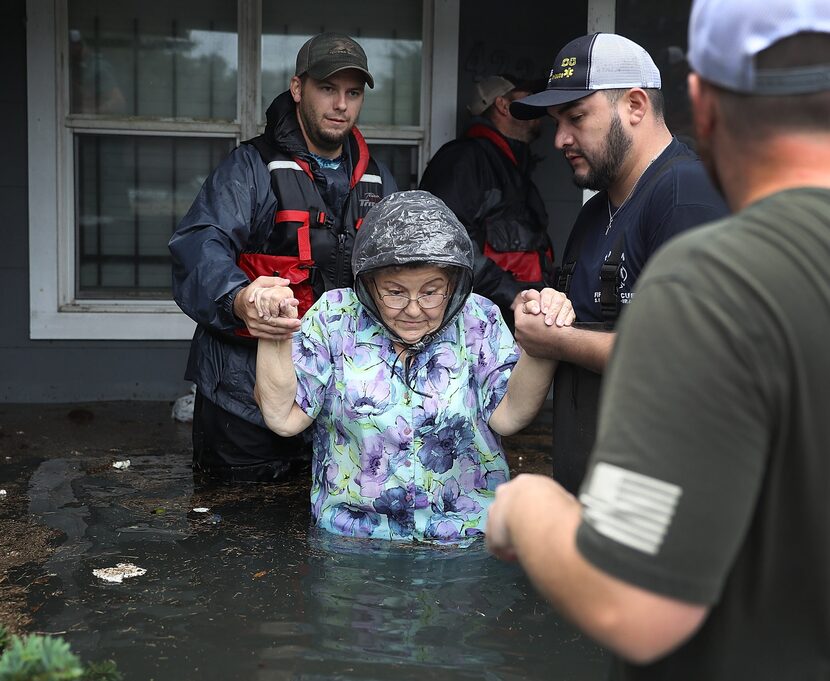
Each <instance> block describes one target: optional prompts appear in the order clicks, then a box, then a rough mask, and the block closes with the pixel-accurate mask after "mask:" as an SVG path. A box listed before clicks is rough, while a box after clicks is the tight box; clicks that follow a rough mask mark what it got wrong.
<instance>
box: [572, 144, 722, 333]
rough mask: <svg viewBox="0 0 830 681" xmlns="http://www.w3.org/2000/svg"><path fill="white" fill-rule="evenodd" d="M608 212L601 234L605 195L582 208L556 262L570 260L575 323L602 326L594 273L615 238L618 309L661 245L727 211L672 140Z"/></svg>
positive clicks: (690, 156) (683, 149)
mask: <svg viewBox="0 0 830 681" xmlns="http://www.w3.org/2000/svg"><path fill="white" fill-rule="evenodd" d="M617 208H619V211H618V212H616V213H615V211H617ZM611 213H612V214H613V215H614V220H613V222H611V226H610V229H607V228H608V224H609V213H608V194H607V193H606V192H605V191H602V192H599V193H597V194H596V195H594V196H593V197H592V198H591V199H590V200H589V201H588V202H587V203H586V204H585V205H584V206H583V207H582V210H581V211H580V213H579V216H578V217H577V219H576V223H575V224H574V227H573V230H571V235H570V238H569V239H568V245H567V247H566V249H565V256H564V258H563V259H562V262H563V263H567V262H569V261H571V260H575V261H576V266H575V269H574V272H573V275H572V279H571V286H570V289H569V291H568V297H569V298H570V299H571V301H572V302H573V306H574V310H575V311H576V318H577V321H580V322H601V321H603V318H602V313H601V309H600V291H601V287H600V270H601V269H602V265H603V263H604V262H605V260H606V259H607V258H608V256H609V255H610V253H611V251H612V250H613V248H614V246H615V244H616V243H617V240H618V239H620V238H623V239H624V242H623V249H622V254H621V257H620V270H619V278H618V290H617V294H618V296H619V301H620V303H621V305H626V304H628V303H629V302H631V299H632V297H633V296H634V292H633V287H634V284H635V283H636V281H637V278H638V277H639V276H640V272H641V271H642V269H643V267H644V266H645V264H646V262H647V261H648V259H649V258H650V257H651V256H652V255H653V254H654V252H655V251H656V250H657V249H658V248H659V247H660V246H661V245H663V243H665V242H666V241H668V240H669V239H671V238H672V237H674V236H676V235H677V234H680V233H681V232H683V231H685V230H687V229H690V228H691V227H696V226H698V225H701V224H703V223H705V222H711V221H712V220H717V219H719V218H721V217H723V216H724V215H726V214H727V208H726V204H725V203H724V201H723V198H722V197H721V196H720V194H718V192H717V190H716V189H715V188H714V186H713V185H712V183H711V181H710V180H709V178H708V176H707V175H706V171H705V169H704V168H703V165H702V164H701V163H700V161H699V160H698V158H697V156H696V155H695V153H694V152H692V151H691V150H690V149H689V148H688V147H687V146H686V145H685V144H683V143H682V142H680V141H678V140H677V139H672V141H671V142H670V143H669V145H668V147H666V149H665V150H664V151H663V153H662V154H660V156H658V157H657V158H656V159H655V161H654V162H653V163H652V164H651V166H650V167H649V168H648V169H647V170H646V171H645V173H643V176H642V177H641V178H640V181H639V182H638V183H637V186H636V188H635V189H634V192H633V193H632V195H631V197H630V198H629V199H628V201H626V202H625V203H623V205H622V206H621V207H617V206H613V205H612V206H611ZM606 229H607V231H608V233H607V234H606ZM621 309H622V308H621Z"/></svg>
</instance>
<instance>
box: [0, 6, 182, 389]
mask: <svg viewBox="0 0 830 681" xmlns="http://www.w3.org/2000/svg"><path fill="white" fill-rule="evenodd" d="M25 22H26V3H25V0H7V1H6V2H4V3H2V9H0V64H2V65H3V83H4V87H3V88H0V129H2V130H3V131H4V133H5V134H4V136H3V153H2V158H3V162H2V163H0V225H2V235H3V247H2V249H0V291H2V293H3V299H4V300H3V312H2V316H3V324H2V329H3V332H2V333H0V402H87V401H98V400H171V399H175V398H176V397H178V396H180V395H182V394H184V393H185V392H186V391H187V390H188V387H189V384H187V383H186V382H185V381H184V380H183V379H182V374H183V372H184V365H185V361H186V359H187V346H188V344H187V343H186V342H141V343H139V342H134V341H130V342H116V341H97V342H96V341H32V340H29V231H28V230H29V226H28V222H29V216H28V201H29V197H28V190H29V187H28V184H27V160H26V159H27V138H26V135H27V111H26V23H25Z"/></svg>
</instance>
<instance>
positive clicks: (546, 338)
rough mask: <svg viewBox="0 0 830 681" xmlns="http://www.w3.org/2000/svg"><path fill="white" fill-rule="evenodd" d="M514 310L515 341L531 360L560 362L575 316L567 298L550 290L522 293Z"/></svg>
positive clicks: (558, 292)
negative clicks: (543, 359) (554, 360)
mask: <svg viewBox="0 0 830 681" xmlns="http://www.w3.org/2000/svg"><path fill="white" fill-rule="evenodd" d="M516 302H517V304H516V305H515V308H514V318H513V320H514V322H515V336H516V342H517V343H518V344H519V345H520V346H521V347H522V349H523V350H524V351H525V352H527V353H528V354H529V355H531V356H533V357H539V358H545V359H557V360H558V359H561V358H562V357H561V349H562V348H561V346H562V343H563V342H565V340H566V339H565V336H566V335H567V334H569V333H570V329H571V326H572V324H573V323H574V321H576V313H575V312H574V309H573V305H572V304H571V301H570V300H569V299H568V297H567V296H566V295H565V294H564V293H562V292H561V291H557V290H556V289H553V288H543V289H542V290H541V291H536V290H533V289H528V290H526V291H522V292H521V293H520V294H519V298H518V299H517V301H516Z"/></svg>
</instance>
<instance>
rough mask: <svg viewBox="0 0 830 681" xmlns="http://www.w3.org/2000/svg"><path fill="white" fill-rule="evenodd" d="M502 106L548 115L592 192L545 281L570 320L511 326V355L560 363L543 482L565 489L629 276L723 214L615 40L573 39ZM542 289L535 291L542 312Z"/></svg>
mask: <svg viewBox="0 0 830 681" xmlns="http://www.w3.org/2000/svg"><path fill="white" fill-rule="evenodd" d="M510 109H511V111H512V112H513V115H514V116H516V117H518V118H531V117H539V116H545V115H549V116H551V117H552V118H553V120H554V122H555V124H556V136H555V144H556V147H557V148H558V149H560V150H561V151H562V152H563V154H564V155H565V158H566V159H567V160H568V162H569V163H570V164H571V167H572V168H573V179H574V182H575V183H576V184H577V185H578V186H580V187H583V188H586V189H591V190H595V191H596V192H597V194H596V195H594V196H593V197H592V198H591V199H590V200H589V201H587V202H586V204H585V205H584V206H583V207H582V210H581V211H580V212H579V215H578V217H577V219H576V222H575V223H574V226H573V229H572V230H571V234H570V237H569V239H568V244H567V246H566V248H565V253H564V254H563V257H562V259H561V267H560V271H559V276H558V278H557V279H558V281H557V282H556V288H558V289H559V290H560V291H562V292H563V293H565V295H567V296H568V298H569V299H570V300H571V301H572V303H573V306H574V310H575V311H576V318H577V321H578V322H579V324H578V325H577V326H575V327H573V328H559V327H557V326H556V325H555V324H553V323H552V322H553V319H554V317H553V315H550V314H547V315H539V316H536V317H526V316H525V317H524V318H520V319H517V321H516V340H517V341H518V342H519V344H520V345H521V346H522V348H524V349H525V350H526V351H528V352H530V353H532V354H535V355H537V356H540V357H547V358H550V359H555V360H559V366H558V368H557V371H556V377H555V379H554V391H553V477H554V478H555V479H556V480H557V481H558V482H560V483H561V484H562V485H563V486H564V487H565V489H566V490H568V491H569V492H571V493H572V494H576V492H577V491H578V490H579V486H580V484H581V483H582V480H583V477H584V475H585V467H586V465H587V463H588V455H589V454H590V451H591V447H592V446H593V444H594V439H595V435H596V420H597V410H598V405H599V393H600V385H601V381H602V374H603V372H604V370H605V366H606V364H607V362H608V358H609V357H610V355H611V349H612V347H613V344H614V338H615V335H616V334H615V333H614V329H615V328H616V324H617V320H618V319H619V317H620V315H622V314H623V311H624V310H625V309H626V307H627V306H628V304H629V303H630V302H631V301H632V300H633V299H634V295H635V291H634V285H635V283H636V281H637V279H638V277H639V275H640V272H641V271H642V269H643V267H644V266H645V264H646V263H647V262H648V260H649V259H650V258H651V256H652V255H653V254H654V253H655V252H656V251H657V249H658V248H660V247H661V246H662V245H663V244H664V243H665V242H666V241H668V240H669V239H671V238H673V237H675V236H676V235H677V234H679V233H681V232H683V231H685V230H687V229H690V228H692V227H696V226H697V225H700V224H702V223H704V222H708V221H711V220H715V219H718V218H720V217H723V216H724V215H725V214H726V212H727V210H726V206H725V204H724V202H723V199H722V197H721V196H720V195H719V194H718V193H717V191H716V190H715V188H714V187H713V186H712V183H711V182H710V181H709V179H708V177H707V176H706V172H705V170H704V168H703V166H702V164H701V163H700V160H699V159H698V157H697V156H696V155H695V154H694V152H692V151H691V150H690V149H689V148H688V147H687V146H686V145H685V144H683V143H682V142H680V141H679V140H678V139H676V138H674V137H673V136H672V134H671V132H670V131H669V129H668V128H667V127H666V123H665V120H664V117H663V109H664V103H663V94H662V91H661V77H660V71H659V70H658V69H657V66H656V65H655V64H654V61H653V60H652V58H651V56H649V54H648V52H646V51H645V50H644V49H643V48H642V47H640V45H638V44H637V43H635V42H633V41H631V40H629V39H628V38H625V37H624V36H621V35H616V34H613V33H594V34H592V35H586V36H582V37H580V38H576V39H574V40H572V41H571V42H570V43H568V44H567V45H565V47H563V48H562V49H561V50H560V51H559V54H558V55H557V57H556V60H555V61H554V65H553V69H551V73H550V78H549V81H548V86H547V89H545V90H544V91H542V92H539V93H537V94H535V95H531V96H529V97H525V98H524V99H519V100H516V101H515V102H513V103H512V104H511V106H510ZM552 293H553V292H548V293H546V292H543V293H542V295H541V305H542V308H543V309H544V308H546V307H547V305H548V296H549V295H551V294H552ZM537 297H538V296H537Z"/></svg>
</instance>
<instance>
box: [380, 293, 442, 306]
mask: <svg viewBox="0 0 830 681" xmlns="http://www.w3.org/2000/svg"><path fill="white" fill-rule="evenodd" d="M379 297H380V299H381V301H382V302H383V304H384V305H386V307H388V308H391V309H393V310H404V309H406V308H407V307H408V306H409V303H410V302H412V301H413V300H414V301H415V302H416V303H418V305H419V306H420V307H421V309H422V310H431V309H433V308H436V307H439V306H440V305H441V303H443V302H444V298H446V297H447V294H446V293H428V294H427V295H425V296H418V297H417V298H410V297H409V296H401V295H398V294H397V293H387V294H385V295H379Z"/></svg>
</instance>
